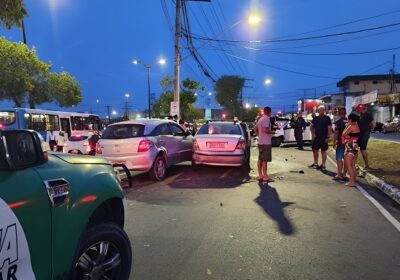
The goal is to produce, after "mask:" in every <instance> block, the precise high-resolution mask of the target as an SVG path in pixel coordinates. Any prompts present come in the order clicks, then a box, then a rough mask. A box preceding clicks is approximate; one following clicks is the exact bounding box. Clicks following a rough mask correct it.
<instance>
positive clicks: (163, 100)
mask: <svg viewBox="0 0 400 280" xmlns="http://www.w3.org/2000/svg"><path fill="white" fill-rule="evenodd" d="M160 85H161V87H162V89H163V93H162V94H161V96H160V97H159V98H158V99H157V100H156V101H155V102H154V104H153V109H152V110H153V112H154V115H155V116H156V117H165V116H168V115H169V112H170V106H171V102H172V101H173V100H174V93H173V89H174V84H173V79H172V78H171V77H170V76H165V77H164V78H163V79H161V81H160ZM199 88H201V89H203V90H204V87H202V86H200V83H199V82H197V81H194V80H191V79H190V78H186V79H185V80H183V81H182V85H181V91H180V96H179V101H180V102H179V103H180V114H181V116H180V117H181V119H183V120H189V119H191V118H192V117H193V116H198V110H196V109H195V108H194V107H193V103H194V102H196V100H197V97H196V96H195V93H196V90H197V89H199Z"/></svg>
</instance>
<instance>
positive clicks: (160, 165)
mask: <svg viewBox="0 0 400 280" xmlns="http://www.w3.org/2000/svg"><path fill="white" fill-rule="evenodd" d="M166 171H167V165H166V162H165V159H164V157H163V156H161V155H158V156H157V157H156V159H155V161H154V163H153V167H152V168H151V170H150V171H149V174H150V177H151V178H152V179H153V180H156V181H162V180H163V179H164V177H165V173H166Z"/></svg>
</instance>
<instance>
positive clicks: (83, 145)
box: [63, 133, 100, 155]
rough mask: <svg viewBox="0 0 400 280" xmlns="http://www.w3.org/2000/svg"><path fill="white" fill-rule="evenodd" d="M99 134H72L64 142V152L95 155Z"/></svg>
mask: <svg viewBox="0 0 400 280" xmlns="http://www.w3.org/2000/svg"><path fill="white" fill-rule="evenodd" d="M99 138H100V137H99V135H97V134H94V133H88V134H86V135H84V134H82V135H81V134H78V135H72V136H70V137H69V138H68V140H67V141H66V142H65V143H64V148H63V152H64V153H70V154H81V155H94V154H95V150H96V143H97V141H98V140H99Z"/></svg>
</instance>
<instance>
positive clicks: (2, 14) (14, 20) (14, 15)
mask: <svg viewBox="0 0 400 280" xmlns="http://www.w3.org/2000/svg"><path fill="white" fill-rule="evenodd" d="M25 16H27V12H26V10H25V5H24V1H23V0H0V26H1V25H3V26H5V27H6V28H7V29H10V28H11V27H13V26H14V25H16V26H17V27H21V26H22V19H23V18H24V17H25Z"/></svg>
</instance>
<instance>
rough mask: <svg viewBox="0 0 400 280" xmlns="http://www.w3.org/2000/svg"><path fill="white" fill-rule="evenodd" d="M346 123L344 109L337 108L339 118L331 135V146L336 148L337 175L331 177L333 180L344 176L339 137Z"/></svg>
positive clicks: (342, 147)
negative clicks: (333, 133) (332, 135)
mask: <svg viewBox="0 0 400 280" xmlns="http://www.w3.org/2000/svg"><path fill="white" fill-rule="evenodd" d="M346 125H347V118H346V109H345V108H340V109H339V119H338V120H337V121H336V122H335V135H334V137H333V148H334V149H336V163H337V169H338V172H337V175H336V176H335V177H333V180H343V179H344V178H345V177H346V176H345V173H346V170H345V166H344V164H343V159H344V144H343V143H342V141H341V137H342V134H343V131H344V129H345V128H346Z"/></svg>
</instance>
